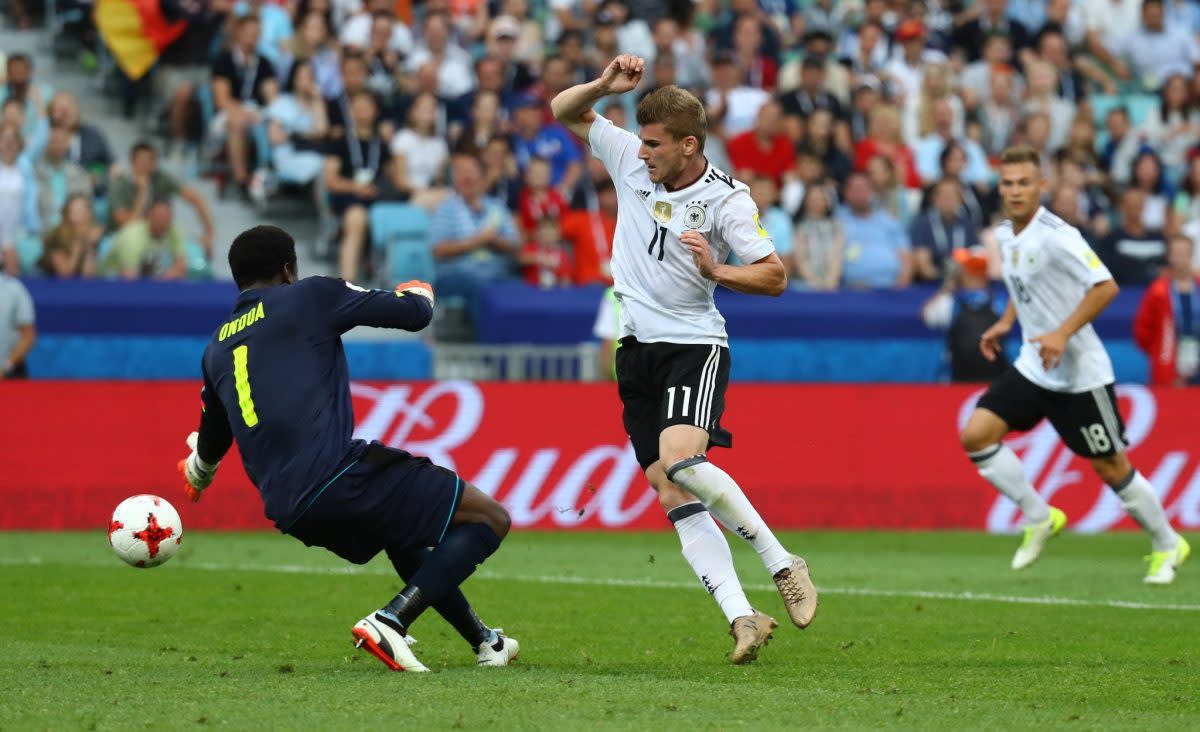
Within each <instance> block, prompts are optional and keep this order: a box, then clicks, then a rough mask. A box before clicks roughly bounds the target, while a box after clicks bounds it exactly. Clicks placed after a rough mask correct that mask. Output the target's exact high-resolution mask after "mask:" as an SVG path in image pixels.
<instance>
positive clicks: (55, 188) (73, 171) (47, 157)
mask: <svg viewBox="0 0 1200 732" xmlns="http://www.w3.org/2000/svg"><path fill="white" fill-rule="evenodd" d="M70 150H71V131H70V130H68V129H67V128H66V127H57V126H55V127H51V128H50V136H49V137H48V138H47V140H46V148H45V149H44V150H43V151H42V155H41V157H40V158H39V159H38V160H37V161H36V162H34V164H33V177H34V180H35V181H36V182H37V191H38V219H39V220H40V221H41V222H42V226H43V227H51V226H57V225H58V221H59V217H60V216H61V214H62V210H63V206H64V205H66V203H67V199H68V198H69V197H71V196H76V195H79V196H86V197H87V199H88V201H89V202H90V201H91V200H92V178H91V176H89V175H88V174H87V173H86V172H84V170H83V168H81V167H79V166H78V165H76V164H75V163H73V162H71V161H70V160H69V159H67V155H68V153H70Z"/></svg>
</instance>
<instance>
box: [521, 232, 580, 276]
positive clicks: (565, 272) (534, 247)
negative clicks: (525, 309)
mask: <svg viewBox="0 0 1200 732" xmlns="http://www.w3.org/2000/svg"><path fill="white" fill-rule="evenodd" d="M521 260H522V261H529V262H531V263H530V264H525V265H524V266H522V267H521V276H522V277H524V278H525V281H526V282H528V283H529V284H531V285H533V286H534V287H563V286H565V285H572V284H575V281H574V275H575V266H574V264H573V263H572V261H571V252H570V251H569V250H568V248H567V247H566V246H565V245H563V244H559V245H558V246H556V247H546V246H543V245H541V244H539V243H537V242H536V241H528V242H525V246H523V247H521Z"/></svg>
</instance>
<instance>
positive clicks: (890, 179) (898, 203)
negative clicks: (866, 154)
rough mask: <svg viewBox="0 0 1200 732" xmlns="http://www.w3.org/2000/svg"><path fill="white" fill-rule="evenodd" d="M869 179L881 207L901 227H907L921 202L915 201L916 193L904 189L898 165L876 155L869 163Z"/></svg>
mask: <svg viewBox="0 0 1200 732" xmlns="http://www.w3.org/2000/svg"><path fill="white" fill-rule="evenodd" d="M867 177H868V178H869V179H870V181H871V189H872V190H873V191H874V192H875V198H876V202H877V203H878V204H879V207H880V208H881V209H882V210H883V211H884V212H886V213H887V214H888V215H889V216H891V217H892V218H893V219H895V220H896V222H897V223H899V224H900V225H901V226H907V225H908V223H909V221H911V220H912V217H913V216H915V215H916V213H917V208H918V207H917V204H918V203H919V201H917V200H915V194H916V192H915V191H910V190H909V189H907V188H905V187H904V181H903V180H901V178H900V173H899V171H897V170H896V164H895V163H893V162H892V161H891V159H889V158H885V157H884V156H882V155H876V156H875V157H873V158H871V161H870V162H869V163H867Z"/></svg>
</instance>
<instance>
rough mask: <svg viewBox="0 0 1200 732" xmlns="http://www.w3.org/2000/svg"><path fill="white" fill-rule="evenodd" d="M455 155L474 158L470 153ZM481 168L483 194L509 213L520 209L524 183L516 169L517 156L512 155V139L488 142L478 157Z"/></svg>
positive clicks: (502, 138) (495, 139)
mask: <svg viewBox="0 0 1200 732" xmlns="http://www.w3.org/2000/svg"><path fill="white" fill-rule="evenodd" d="M456 154H462V155H467V156H470V157H474V154H473V153H471V152H462V151H460V152H458V153H456ZM479 160H480V164H481V165H482V166H483V192H484V194H485V195H487V196H491V197H492V198H495V199H496V200H498V201H500V202H501V203H503V204H504V207H505V208H507V209H508V210H509V211H516V210H517V209H518V208H519V207H520V197H521V189H522V188H523V187H524V185H525V182H524V180H523V179H522V178H521V171H520V170H519V169H518V168H517V156H516V155H514V154H513V148H512V138H511V137H509V136H508V135H496V136H495V137H493V138H492V139H490V140H488V142H487V145H486V146H484V148H483V153H482V155H481V156H480V157H479Z"/></svg>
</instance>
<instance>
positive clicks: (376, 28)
mask: <svg viewBox="0 0 1200 732" xmlns="http://www.w3.org/2000/svg"><path fill="white" fill-rule="evenodd" d="M398 33H399V35H401V36H403V35H405V34H407V33H408V28H407V27H406V26H405V25H404V24H403V23H401V22H399V21H397V20H396V19H395V18H393V17H392V15H391V13H387V12H379V13H375V14H374V15H373V16H371V35H370V38H369V40H368V42H367V45H366V48H365V49H364V50H363V52H362V53H363V56H364V57H365V58H366V61H367V88H368V89H370V90H371V91H373V92H375V94H376V95H378V96H379V98H380V99H381V100H382V101H383V107H381V109H383V110H385V111H388V112H390V111H391V110H392V109H393V108H394V107H395V106H396V102H397V97H398V96H399V95H398V85H399V84H402V83H403V82H404V80H405V79H404V59H405V58H406V57H407V55H408V53H409V52H410V51H409V50H407V49H411V47H412V41H411V35H409V36H408V40H407V41H406V43H407V44H408V45H407V47H406V50H397V43H398V42H397V40H396V39H397V34H398ZM400 43H401V45H402V47H404V46H403V43H405V42H404V41H402V42H400ZM351 48H353V46H352V47H351ZM338 68H339V66H338V65H335V66H334V69H335V70H336V69H338Z"/></svg>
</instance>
